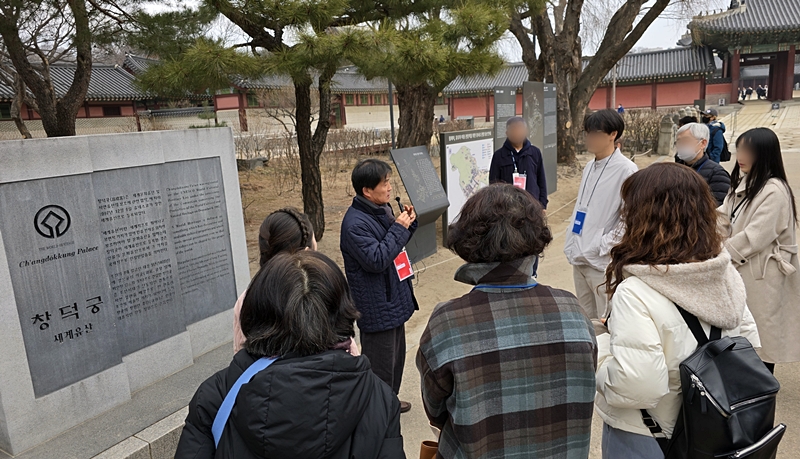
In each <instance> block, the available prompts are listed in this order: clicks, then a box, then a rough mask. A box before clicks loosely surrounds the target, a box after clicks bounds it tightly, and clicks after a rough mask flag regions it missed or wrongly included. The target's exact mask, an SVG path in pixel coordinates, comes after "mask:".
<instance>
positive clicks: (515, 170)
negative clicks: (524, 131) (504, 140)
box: [511, 152, 519, 174]
mask: <svg viewBox="0 0 800 459" xmlns="http://www.w3.org/2000/svg"><path fill="white" fill-rule="evenodd" d="M511 161H513V162H514V173H515V174H516V173H518V172H519V170H518V169H517V158H516V157H515V155H514V152H511Z"/></svg>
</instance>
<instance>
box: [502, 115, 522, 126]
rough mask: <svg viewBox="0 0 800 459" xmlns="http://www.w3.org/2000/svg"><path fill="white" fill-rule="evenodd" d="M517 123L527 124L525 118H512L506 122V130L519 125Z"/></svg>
mask: <svg viewBox="0 0 800 459" xmlns="http://www.w3.org/2000/svg"><path fill="white" fill-rule="evenodd" d="M517 123H522V124H527V123H525V118H523V117H521V116H512V117H511V118H509V119H507V120H506V128H509V127H511V125H512V124H517Z"/></svg>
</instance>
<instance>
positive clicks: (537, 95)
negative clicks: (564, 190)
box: [522, 81, 558, 193]
mask: <svg viewBox="0 0 800 459" xmlns="http://www.w3.org/2000/svg"><path fill="white" fill-rule="evenodd" d="M522 101H523V104H522V117H523V118H525V122H526V124H527V125H528V131H529V132H530V134H529V136H528V139H529V140H530V141H531V143H532V144H533V145H535V146H537V147H539V149H540V150H541V151H542V159H543V160H544V171H545V177H547V192H548V193H555V191H556V190H557V189H558V187H557V186H556V185H557V183H556V179H557V171H558V154H557V151H556V146H557V139H558V138H557V133H556V129H557V127H558V111H557V106H556V85H554V84H547V83H542V82H541V81H526V82H524V83H522Z"/></svg>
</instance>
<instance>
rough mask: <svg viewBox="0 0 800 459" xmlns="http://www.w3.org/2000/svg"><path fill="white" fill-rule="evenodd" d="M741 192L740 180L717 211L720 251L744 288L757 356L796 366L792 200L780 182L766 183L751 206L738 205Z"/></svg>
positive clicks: (797, 289)
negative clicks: (753, 324) (755, 334)
mask: <svg viewBox="0 0 800 459" xmlns="http://www.w3.org/2000/svg"><path fill="white" fill-rule="evenodd" d="M745 187H746V183H745V180H742V183H741V184H740V185H739V186H738V187H737V189H736V194H735V195H733V196H731V195H728V197H727V198H725V202H723V203H722V206H720V207H719V212H720V213H721V214H722V218H721V220H722V222H723V228H724V230H723V234H727V235H729V237H728V239H727V240H726V241H725V247H726V248H727V249H728V251H729V252H730V254H731V258H732V261H733V264H734V266H736V269H737V270H738V271H739V274H741V275H742V279H743V280H744V284H745V288H746V289H747V305H748V307H749V308H750V311H751V312H752V313H753V317H754V318H755V319H756V325H757V326H758V333H759V335H760V336H761V346H762V347H761V350H760V351H759V355H760V356H761V358H762V359H763V360H764V361H766V362H771V363H789V362H798V361H800V264H799V263H798V258H797V237H796V233H795V220H794V215H793V214H792V203H791V197H790V195H789V191H788V189H787V187H786V186H785V185H784V184H783V182H781V181H780V180H778V179H770V180H769V181H768V182H767V184H766V185H764V189H763V190H761V193H759V194H758V195H757V196H756V198H755V199H754V200H753V202H751V203H745V204H744V205H741V206H739V204H740V203H741V202H742V200H743V199H744V195H745V189H746V188H745ZM737 206H739V208H738V210H736V212H735V213H734V210H735V209H736V208H737ZM732 214H733V216H732Z"/></svg>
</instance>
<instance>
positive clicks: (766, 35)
mask: <svg viewBox="0 0 800 459" xmlns="http://www.w3.org/2000/svg"><path fill="white" fill-rule="evenodd" d="M688 27H689V30H691V32H692V39H693V40H694V43H695V44H698V45H710V46H714V47H717V48H722V47H726V46H727V47H739V46H748V45H758V44H765V43H770V44H780V43H794V42H796V41H798V40H800V1H798V0H735V1H734V3H733V4H732V5H731V8H729V9H727V10H725V11H722V12H718V13H712V14H707V15H701V16H697V17H695V18H694V20H693V21H692V22H690V23H689V25H688Z"/></svg>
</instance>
